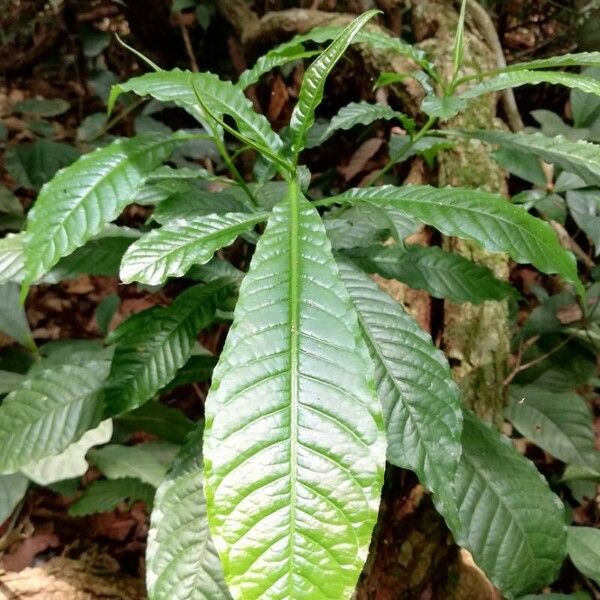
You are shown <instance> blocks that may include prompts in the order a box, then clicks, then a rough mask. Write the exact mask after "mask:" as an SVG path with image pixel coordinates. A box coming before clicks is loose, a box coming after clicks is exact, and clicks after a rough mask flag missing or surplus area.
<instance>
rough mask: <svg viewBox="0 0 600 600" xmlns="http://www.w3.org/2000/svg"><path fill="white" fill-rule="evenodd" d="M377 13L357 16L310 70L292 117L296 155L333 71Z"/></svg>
mask: <svg viewBox="0 0 600 600" xmlns="http://www.w3.org/2000/svg"><path fill="white" fill-rule="evenodd" d="M377 13H378V11H377V10H369V11H367V12H365V13H363V14H362V15H360V17H357V18H356V19H354V21H352V23H350V25H348V26H347V27H346V28H345V29H344V30H343V31H342V32H341V33H340V35H339V36H338V37H337V38H336V39H335V40H334V41H333V42H332V43H331V44H330V45H329V46H328V47H327V48H326V49H325V50H324V51H323V52H322V53H321V54H320V55H319V56H318V57H317V58H316V59H315V60H314V62H313V63H312V64H311V65H310V67H309V68H308V69H307V70H306V73H305V75H304V79H303V80H302V86H301V87H300V93H299V95H298V103H297V104H296V106H295V107H294V111H293V112H292V117H291V119H290V137H291V140H292V154H293V155H294V156H297V155H298V154H299V153H300V151H301V150H302V149H303V148H304V147H305V142H306V133H307V131H308V130H309V129H310V128H311V127H312V125H313V123H314V122H315V109H316V108H317V106H319V104H320V103H321V100H322V99H323V90H324V88H325V81H326V79H327V77H328V75H329V73H331V70H332V69H333V67H334V66H335V64H336V63H337V61H338V60H339V59H340V58H341V56H342V54H343V53H344V52H345V51H346V49H347V48H348V46H349V45H350V44H351V42H352V40H353V38H354V37H355V36H356V35H357V34H358V33H359V31H360V30H361V29H362V28H363V27H364V25H365V24H366V23H367V21H369V20H370V19H372V18H373V17H374V16H375V15H376V14H377Z"/></svg>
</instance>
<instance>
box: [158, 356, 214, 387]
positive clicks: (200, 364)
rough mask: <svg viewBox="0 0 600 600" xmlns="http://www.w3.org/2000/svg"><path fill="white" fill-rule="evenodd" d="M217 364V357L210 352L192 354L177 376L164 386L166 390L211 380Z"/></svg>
mask: <svg viewBox="0 0 600 600" xmlns="http://www.w3.org/2000/svg"><path fill="white" fill-rule="evenodd" d="M216 364H217V358H216V357H215V356H212V355H210V354H198V355H196V356H192V357H191V358H190V360H188V361H187V362H186V363H185V365H183V367H181V369H179V371H177V375H175V378H174V379H173V380H172V381H171V382H170V383H169V384H168V385H167V386H166V387H165V388H164V389H165V391H167V390H172V389H175V388H176V387H179V386H181V385H186V384H188V383H197V382H200V381H209V380H210V378H211V377H212V372H213V369H214V368H215V365H216Z"/></svg>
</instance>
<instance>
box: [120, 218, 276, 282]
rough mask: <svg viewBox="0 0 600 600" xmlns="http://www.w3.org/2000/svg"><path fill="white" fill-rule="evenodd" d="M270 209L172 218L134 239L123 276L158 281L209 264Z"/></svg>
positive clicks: (260, 220)
mask: <svg viewBox="0 0 600 600" xmlns="http://www.w3.org/2000/svg"><path fill="white" fill-rule="evenodd" d="M267 217H268V213H227V214H223V215H217V214H211V215H206V216H203V217H196V218H192V219H176V220H175V221H169V222H168V223H167V224H166V225H163V226H162V227H160V228H158V229H153V230H152V231H150V232H149V233H147V234H146V235H145V236H144V237H142V238H141V239H139V240H138V241H137V242H134V243H133V244H132V245H131V246H130V247H129V248H128V249H127V251H126V252H125V255H124V256H123V260H122V262H121V272H120V275H121V280H122V281H123V282H124V283H131V282H133V281H139V282H141V283H146V284H148V285H158V284H160V283H163V282H164V281H166V280H167V279H168V278H169V277H180V276H182V275H184V274H185V273H186V271H187V270H188V269H189V268H190V267H191V266H192V265H194V264H201V265H202V264H205V263H207V262H208V261H209V260H210V259H211V258H212V257H213V255H214V253H215V252H216V251H217V250H219V249H220V248H224V247H225V246H229V244H231V243H232V242H234V241H235V239H236V238H237V237H238V236H239V235H240V234H242V233H244V232H246V231H248V230H249V229H252V228H253V227H254V226H255V225H256V224H258V223H260V222H262V221H265V220H266V219H267Z"/></svg>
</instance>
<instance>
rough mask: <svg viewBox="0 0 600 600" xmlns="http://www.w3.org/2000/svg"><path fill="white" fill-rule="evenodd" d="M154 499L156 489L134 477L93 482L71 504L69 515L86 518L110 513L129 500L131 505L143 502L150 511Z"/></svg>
mask: <svg viewBox="0 0 600 600" xmlns="http://www.w3.org/2000/svg"><path fill="white" fill-rule="evenodd" d="M153 497H154V488H153V487H152V486H151V485H150V484H148V483H144V482H143V481H140V480H139V479H135V478H134V477H122V478H120V479H110V480H105V479H102V480H100V481H92V483H91V484H90V485H89V486H88V487H86V488H85V490H83V493H82V494H81V496H80V497H79V498H78V499H77V500H75V502H73V504H71V506H70V507H69V515H71V516H72V517H85V516H87V515H93V514H94V513H102V512H108V511H110V510H113V509H115V508H116V507H117V506H118V505H119V504H120V503H121V502H124V501H125V500H129V502H130V504H131V503H133V502H136V501H137V500H142V501H143V502H144V503H145V504H146V506H147V508H148V509H150V508H151V507H152V498H153Z"/></svg>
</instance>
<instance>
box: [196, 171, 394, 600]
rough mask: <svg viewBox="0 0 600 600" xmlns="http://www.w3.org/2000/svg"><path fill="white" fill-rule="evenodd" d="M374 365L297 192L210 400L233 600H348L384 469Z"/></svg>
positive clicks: (218, 517)
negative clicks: (373, 377)
mask: <svg viewBox="0 0 600 600" xmlns="http://www.w3.org/2000/svg"><path fill="white" fill-rule="evenodd" d="M371 370H372V365H371V363H370V359H369V355H368V350H367V348H366V347H365V344H364V342H363V341H362V338H361V336H360V330H359V326H358V322H357V319H356V315H355V313H354V311H353V309H352V305H351V302H350V300H349V298H348V295H347V292H346V291H345V289H344V286H343V284H342V282H341V281H340V278H339V274H338V271H337V267H336V265H335V262H334V259H333V257H332V254H331V249H330V246H329V242H328V240H327V237H326V235H325V230H324V227H323V223H322V221H321V219H320V217H319V215H318V213H317V212H316V210H315V209H314V208H313V207H312V206H311V205H310V203H309V202H308V201H307V200H306V199H305V198H304V197H303V196H302V195H301V194H300V192H299V191H298V189H297V187H296V186H295V185H294V184H293V183H292V184H291V186H290V191H289V192H288V195H287V196H286V198H284V200H283V201H282V202H281V203H280V204H278V205H277V206H276V207H275V208H274V210H273V213H272V215H271V218H270V219H269V223H268V225H267V229H266V231H265V233H264V234H263V236H262V237H261V239H260V241H259V243H258V245H257V248H256V252H255V254H254V256H253V258H252V263H251V266H250V270H249V272H248V274H247V275H246V277H245V278H244V280H243V282H242V284H241V287H240V298H239V301H238V304H237V306H236V310H235V317H234V322H233V325H232V327H231V329H230V332H229V335H228V337H227V341H226V343H225V348H224V349H223V352H222V354H221V357H220V360H219V364H218V365H217V367H216V368H215V372H214V375H213V384H212V387H211V390H210V392H209V395H208V398H207V402H206V432H205V442H204V444H205V446H204V451H205V458H206V462H205V469H206V496H207V501H208V512H209V520H210V523H211V532H212V534H213V538H214V540H215V544H216V546H217V549H218V551H219V554H220V556H221V559H222V562H223V566H224V570H225V579H226V581H227V583H228V584H229V587H230V590H231V593H232V595H233V597H234V598H236V599H237V598H240V599H241V598H243V599H244V600H250V599H258V598H260V599H261V600H268V599H271V598H273V599H274V598H278V599H282V600H283V599H284V598H285V599H290V600H291V599H296V598H315V599H317V598H320V599H323V600H325V599H330V600H334V599H335V600H338V599H339V598H346V597H349V596H350V595H351V594H352V592H353V590H354V586H355V584H356V580H357V578H358V575H359V573H360V570H361V568H362V564H363V562H364V560H365V559H366V556H367V550H368V546H369V541H370V537H371V531H372V528H373V525H374V523H375V518H376V515H377V508H378V504H379V494H380V490H381V483H382V474H383V465H384V460H385V436H384V424H383V418H382V415H381V406H380V404H379V401H378V399H377V397H376V395H375V390H374V383H373V381H372V375H371Z"/></svg>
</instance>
